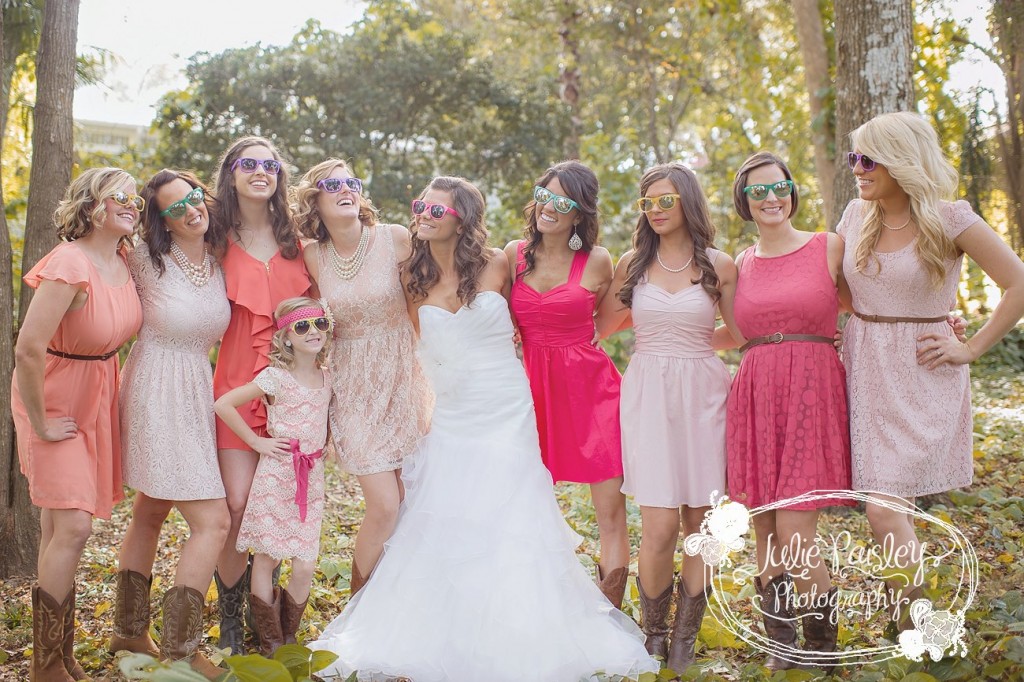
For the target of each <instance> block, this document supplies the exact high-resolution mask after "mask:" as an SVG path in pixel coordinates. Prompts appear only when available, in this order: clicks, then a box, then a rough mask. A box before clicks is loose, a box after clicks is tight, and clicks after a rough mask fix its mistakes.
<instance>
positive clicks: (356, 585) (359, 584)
mask: <svg viewBox="0 0 1024 682" xmlns="http://www.w3.org/2000/svg"><path fill="white" fill-rule="evenodd" d="M365 584H366V578H364V577H363V574H362V573H360V572H359V564H357V563H356V560H355V559H352V577H350V578H349V581H348V598H349V599H351V598H352V597H354V596H356V592H358V591H359V590H361V589H363V585H365Z"/></svg>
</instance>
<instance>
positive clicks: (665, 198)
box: [636, 194, 679, 213]
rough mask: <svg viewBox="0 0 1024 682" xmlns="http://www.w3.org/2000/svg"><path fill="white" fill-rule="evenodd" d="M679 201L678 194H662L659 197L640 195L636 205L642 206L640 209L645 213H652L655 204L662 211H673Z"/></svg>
mask: <svg viewBox="0 0 1024 682" xmlns="http://www.w3.org/2000/svg"><path fill="white" fill-rule="evenodd" d="M677 201H679V195H678V194H662V195H661V196H657V197H640V198H639V199H637V200H636V205H637V206H639V207H640V211H641V212H643V213H650V212H651V211H653V210H654V205H655V204H657V205H658V208H660V209H661V210H662V211H671V210H672V208H673V207H674V206H675V205H676V202H677Z"/></svg>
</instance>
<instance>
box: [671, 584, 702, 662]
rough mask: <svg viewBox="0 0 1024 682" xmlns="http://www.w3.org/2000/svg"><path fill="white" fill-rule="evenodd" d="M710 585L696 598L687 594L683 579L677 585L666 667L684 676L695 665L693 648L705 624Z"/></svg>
mask: <svg viewBox="0 0 1024 682" xmlns="http://www.w3.org/2000/svg"><path fill="white" fill-rule="evenodd" d="M710 594H711V586H710V585H708V586H707V587H705V588H704V589H703V590H701V591H700V592H698V593H697V596H696V597H691V596H690V595H688V594H686V587H685V586H684V585H683V579H682V577H680V578H679V584H678V585H676V617H675V620H674V621H673V622H672V644H671V646H670V647H669V650H668V661H666V663H665V666H666V667H667V668H668V669H669V670H673V671H675V672H677V673H680V674H682V673H683V671H684V670H686V669H687V668H689V667H690V665H691V664H692V663H693V648H694V646H695V645H696V644H697V633H699V632H700V624H701V623H702V622H704V611H705V610H706V609H707V607H708V596H709V595H710Z"/></svg>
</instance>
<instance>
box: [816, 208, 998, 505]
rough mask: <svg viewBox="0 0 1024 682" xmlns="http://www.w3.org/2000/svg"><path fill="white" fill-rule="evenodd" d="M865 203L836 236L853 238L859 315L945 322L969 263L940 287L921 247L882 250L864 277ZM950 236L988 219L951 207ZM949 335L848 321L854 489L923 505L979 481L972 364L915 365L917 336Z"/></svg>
mask: <svg viewBox="0 0 1024 682" xmlns="http://www.w3.org/2000/svg"><path fill="white" fill-rule="evenodd" d="M864 209H865V205H864V202H863V201H861V200H859V199H855V200H854V201H852V202H850V204H849V205H848V206H847V207H846V211H845V212H844V213H843V218H842V220H840V222H839V226H838V227H837V228H836V229H837V232H839V234H841V235H843V237H845V238H846V255H845V257H844V259H843V272H844V274H845V275H846V281H847V282H848V283H849V285H850V291H851V293H852V294H853V307H854V310H856V311H857V312H860V313H864V314H866V315H884V316H887V317H939V316H942V315H945V314H946V313H948V312H949V311H950V310H951V309H952V308H953V307H954V306H955V302H956V285H957V282H958V281H959V280H960V266H961V263H962V261H963V256H962V255H961V256H959V257H957V258H956V259H955V260H950V261H948V262H947V264H946V266H947V267H946V277H945V279H944V280H943V282H942V285H941V286H940V287H936V286H935V285H934V284H932V283H931V281H930V280H929V277H928V274H927V272H926V271H925V269H924V267H923V266H922V265H921V261H920V259H919V258H918V255H917V250H916V244H917V242H916V240H915V241H913V242H911V243H910V244H908V245H907V246H906V247H904V248H902V249H900V250H899V251H893V252H890V253H879V252H875V254H874V255H875V256H876V257H877V258H878V261H877V262H875V261H869V262H868V267H867V269H866V271H865V272H857V259H856V256H855V254H854V252H855V250H856V244H857V241H858V239H859V236H860V230H861V227H862V221H863V211H864ZM942 216H943V219H944V223H945V228H946V234H947V235H948V236H949V238H950V239H953V238H955V237H957V236H958V235H959V234H960V233H961V232H963V231H964V230H966V229H967V228H968V227H970V226H971V225H973V224H974V223H976V222H978V221H979V220H981V218H979V217H978V215H977V214H975V213H974V211H973V210H971V207H970V204H968V203H967V202H966V201H957V202H956V203H948V202H943V205H942ZM928 332H937V333H939V334H943V335H951V334H952V333H953V332H952V330H951V329H950V328H949V325H948V324H947V323H946V322H945V321H942V322H896V323H880V322H867V321H865V320H861V319H860V318H857V317H855V316H850V321H849V322H848V323H847V325H846V328H845V330H844V333H843V360H844V361H845V363H846V370H847V372H848V375H849V377H848V378H849V391H850V440H851V444H852V451H853V486H854V488H855V489H856V490H868V491H875V492H882V493H888V494H890V495H898V496H900V497H908V498H909V497H917V496H919V495H928V494H931V493H938V492H943V491H946V490H951V489H953V488H962V487H964V486H967V485H970V484H971V481H972V478H973V475H974V460H973V459H972V457H971V452H972V450H973V440H972V439H973V435H972V434H973V420H972V415H971V377H970V369H969V367H968V366H967V365H949V364H946V365H941V366H940V367H937V368H936V369H928V368H927V367H924V366H922V365H919V364H917V337H918V336H920V335H921V334H924V333H928Z"/></svg>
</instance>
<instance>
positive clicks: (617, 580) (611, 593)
mask: <svg viewBox="0 0 1024 682" xmlns="http://www.w3.org/2000/svg"><path fill="white" fill-rule="evenodd" d="M628 577H629V566H623V567H622V568H616V569H615V570H613V571H611V572H610V573H609V574H608V577H604V576H602V575H601V565H600V564H598V565H597V586H598V587H599V588H600V589H601V594H603V595H604V596H605V598H606V599H607V600H608V601H610V602H611V603H612V606H614V607H615V608H617V609H620V610H621V609H622V600H623V599H624V598H625V596H626V578H628Z"/></svg>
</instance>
